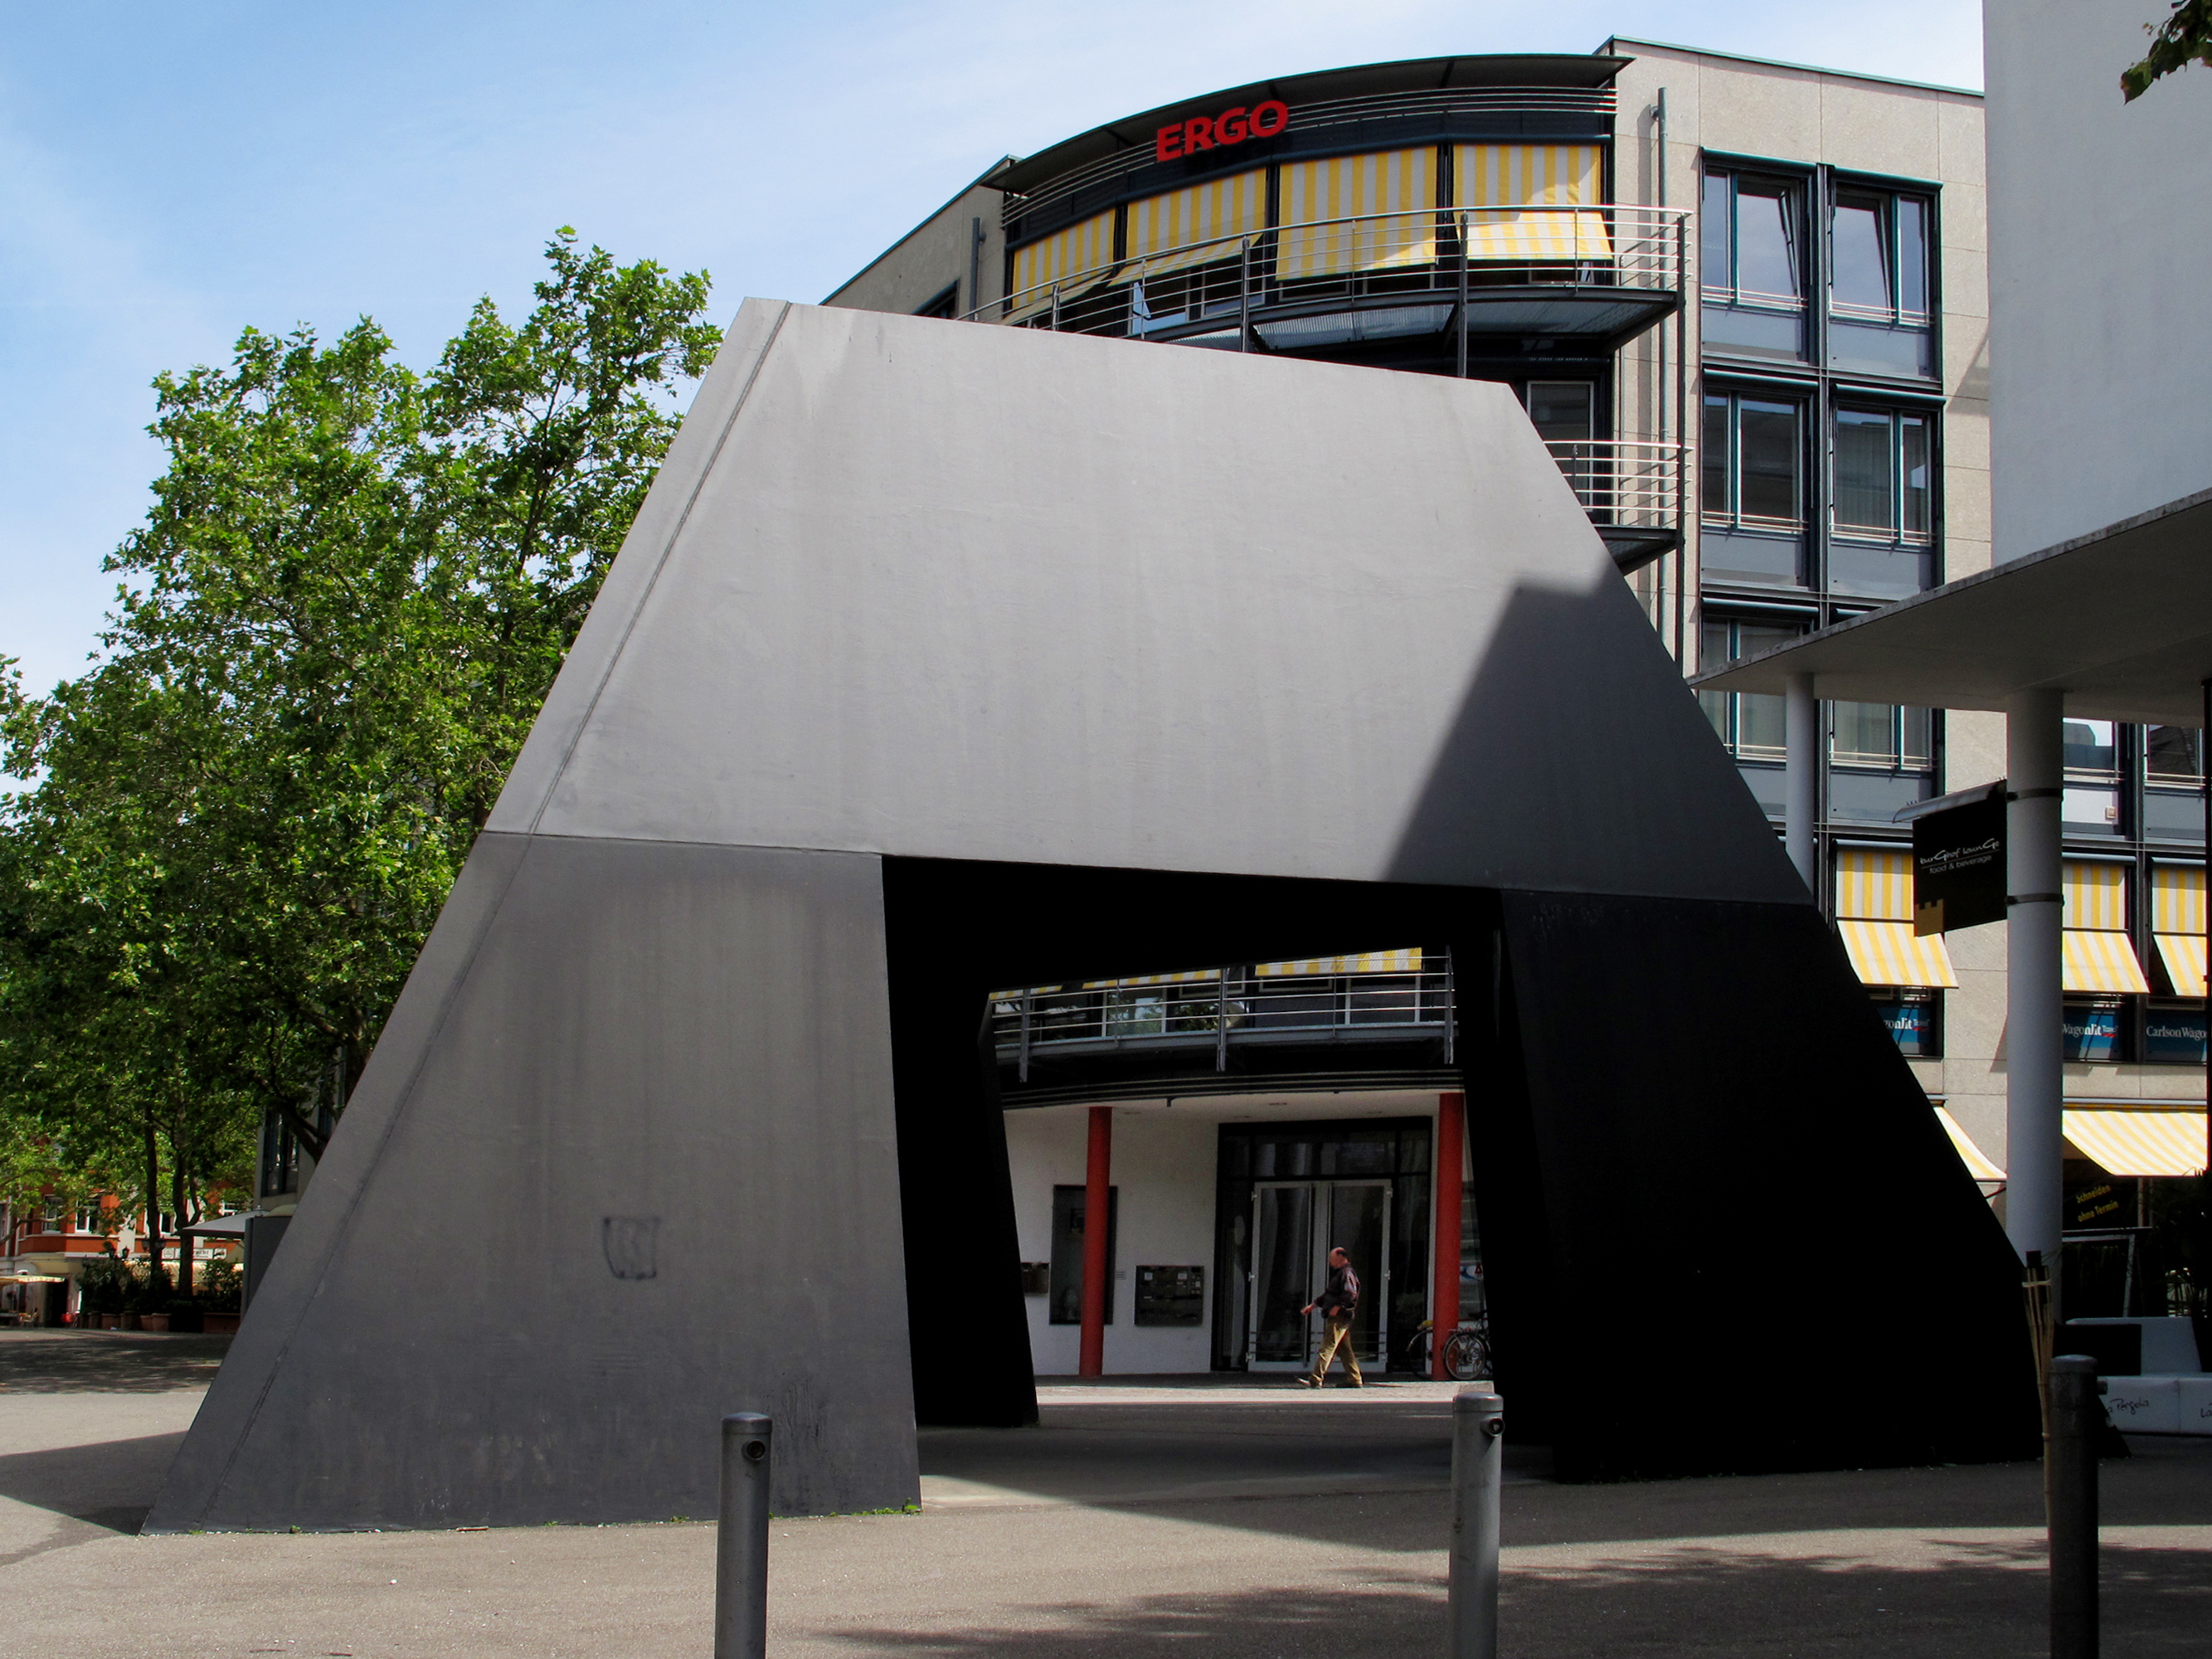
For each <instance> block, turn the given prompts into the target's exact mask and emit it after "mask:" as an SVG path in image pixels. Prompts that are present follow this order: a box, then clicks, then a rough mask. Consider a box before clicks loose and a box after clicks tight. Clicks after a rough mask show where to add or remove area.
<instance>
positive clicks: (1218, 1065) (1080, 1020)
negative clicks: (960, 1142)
mask: <svg viewBox="0 0 2212 1659" xmlns="http://www.w3.org/2000/svg"><path fill="white" fill-rule="evenodd" d="M1377 957H1380V958H1382V959H1383V962H1382V969H1383V970H1378V969H1376V967H1375V966H1374V965H1372V964H1373V963H1374V962H1375V960H1376V959H1375V958H1336V959H1333V960H1332V961H1331V962H1328V963H1267V964H1262V965H1261V966H1259V967H1251V966H1245V967H1237V968H1218V969H1202V970H1200V971H1198V972H1195V973H1188V974H1175V975H1155V976H1152V977H1148V978H1144V979H1135V980H1116V981H1102V982H1097V983H1093V984H1086V985H1081V986H1047V987H1034V988H1030V989H1025V990H1019V991H1007V992H1003V993H1000V994H999V995H998V996H996V997H994V999H993V1000H992V1004H991V1036H992V1042H993V1044H994V1048H995V1049H996V1052H997V1056H998V1061H999V1066H1000V1072H1001V1074H1002V1080H1003V1084H1004V1086H1005V1088H1006V1091H1007V1092H1008V1093H1009V1094H1018V1095H1022V1096H1024V1097H1025V1098H1026V1099H1028V1100H1030V1101H1036V1100H1041V1099H1043V1098H1046V1097H1050V1096H1051V1095H1052V1094H1053V1093H1054V1092H1056V1091H1068V1090H1072V1091H1074V1092H1077V1093H1084V1094H1089V1095H1094V1096H1095V1095H1097V1094H1100V1093H1112V1092H1114V1091H1115V1090H1116V1088H1118V1089H1119V1090H1120V1091H1121V1092H1124V1093H1127V1092H1128V1091H1131V1090H1132V1089H1135V1090H1140V1091H1141V1090H1146V1089H1151V1090H1157V1089H1158V1088H1161V1087H1163V1086H1167V1085H1174V1086H1175V1087H1176V1089H1177V1090H1178V1091H1183V1090H1189V1089H1192V1087H1193V1085H1194V1083H1196V1082H1198V1081H1200V1080H1203V1079H1216V1080H1221V1081H1226V1080H1228V1079H1244V1080H1246V1081H1245V1083H1244V1084H1240V1085H1238V1086H1248V1085H1249V1080H1250V1079H1255V1077H1258V1076H1263V1075H1264V1076H1266V1077H1268V1078H1271V1079H1275V1078H1280V1077H1282V1076H1285V1075H1308V1074H1315V1073H1332V1074H1334V1073H1346V1072H1352V1073H1361V1074H1375V1073H1401V1072H1405V1071H1407V1070H1408V1069H1410V1070H1412V1071H1413V1072H1416V1073H1419V1074H1421V1075H1423V1076H1428V1075H1429V1074H1431V1073H1435V1072H1436V1071H1437V1069H1438V1068H1448V1067H1449V1066H1451V1065H1452V1064H1453V1025H1452V1007H1453V994H1452V975H1451V969H1450V965H1449V960H1448V959H1447V958H1444V957H1439V956H1435V955H1431V956H1429V957H1427V958H1426V959H1425V962H1424V959H1423V956H1422V953H1421V952H1419V951H1388V952H1380V953H1377ZM1434 962H1442V963H1443V966H1442V967H1441V968H1429V967H1428V966H1426V963H1434ZM1412 964H1419V965H1412ZM1409 965H1411V971H1404V972H1393V971H1387V969H1390V968H1394V967H1402V966H1409ZM1329 967H1349V968H1351V969H1353V971H1346V972H1317V971H1298V970H1301V969H1308V970H1310V969H1325V968H1329ZM1217 1086H1218V1084H1217Z"/></svg>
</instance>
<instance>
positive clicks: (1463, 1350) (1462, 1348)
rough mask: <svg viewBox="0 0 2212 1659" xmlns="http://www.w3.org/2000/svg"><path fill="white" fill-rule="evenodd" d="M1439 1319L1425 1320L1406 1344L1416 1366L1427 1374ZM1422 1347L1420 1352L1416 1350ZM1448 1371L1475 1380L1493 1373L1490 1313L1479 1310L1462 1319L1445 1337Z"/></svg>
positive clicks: (1463, 1379) (1460, 1379)
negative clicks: (1491, 1365)
mask: <svg viewBox="0 0 2212 1659" xmlns="http://www.w3.org/2000/svg"><path fill="white" fill-rule="evenodd" d="M1436 1323H1437V1322H1436V1321H1435V1320H1433V1319H1424V1320H1423V1321H1422V1322H1421V1324H1420V1328H1419V1330H1417V1331H1415V1332H1414V1333H1413V1337H1412V1338H1411V1339H1410V1340H1408V1341H1407V1344H1406V1352H1407V1356H1408V1357H1409V1358H1411V1360H1412V1362H1413V1370H1415V1371H1417V1372H1419V1373H1420V1374H1422V1375H1424V1376H1425V1375H1426V1374H1427V1372H1428V1370H1429V1355H1430V1353H1431V1346H1430V1345H1431V1341H1432V1340H1433V1338H1434V1334H1435V1331H1436ZM1417 1346H1418V1347H1419V1350H1420V1352H1419V1353H1415V1352H1414V1349H1415V1348H1416V1347H1417ZM1444 1373H1445V1375H1446V1376H1449V1377H1451V1378H1452V1379H1453V1381H1455V1382H1458V1383H1472V1382H1474V1381H1475V1380H1476V1379H1477V1378H1480V1377H1486V1376H1489V1375H1490V1316H1489V1314H1488V1313H1479V1314H1474V1315H1472V1316H1469V1317H1468V1319H1466V1320H1464V1321H1462V1322H1461V1324H1460V1326H1459V1328H1457V1329H1455V1331H1453V1332H1452V1334H1450V1335H1449V1336H1448V1337H1446V1338H1445V1339H1444Z"/></svg>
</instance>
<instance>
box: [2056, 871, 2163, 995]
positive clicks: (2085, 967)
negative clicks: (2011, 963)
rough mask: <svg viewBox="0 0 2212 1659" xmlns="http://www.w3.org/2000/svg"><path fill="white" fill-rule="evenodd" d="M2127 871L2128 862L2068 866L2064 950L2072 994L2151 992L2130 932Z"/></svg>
mask: <svg viewBox="0 0 2212 1659" xmlns="http://www.w3.org/2000/svg"><path fill="white" fill-rule="evenodd" d="M2128 870H2129V866H2126V865H2124V864H2110V863H2104V862H2100V861H2097V860H2088V859H2069V860H2067V862H2066V874H2065V880H2064V893H2065V902H2066V911H2065V927H2066V933H2065V937H2064V939H2063V943H2062V946H2061V948H2062V951H2063V957H2062V960H2063V963H2064V972H2065V978H2064V984H2065V987H2066V988H2067V989H2068V990H2069V991H2101V992H2106V993H2110V994H2119V995H2125V994H2129V993H2133V994H2136V995H2142V994H2147V993H2148V991H2149V990H2150V981H2148V980H2147V979H2145V978H2144V977H2143V970H2142V963H2140V962H2138V961H2136V947H2135V945H2134V944H2133V943H2132V942H2131V941H2130V939H2129V938H2128V935H2127V932H2126V929H2127V925H2128Z"/></svg>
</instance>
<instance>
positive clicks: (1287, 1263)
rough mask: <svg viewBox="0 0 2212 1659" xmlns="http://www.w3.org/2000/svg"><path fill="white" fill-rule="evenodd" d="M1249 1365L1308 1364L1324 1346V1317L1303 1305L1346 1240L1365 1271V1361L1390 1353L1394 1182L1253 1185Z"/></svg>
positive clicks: (1358, 1347)
mask: <svg viewBox="0 0 2212 1659" xmlns="http://www.w3.org/2000/svg"><path fill="white" fill-rule="evenodd" d="M1251 1237H1252V1241H1253V1250H1252V1276H1251V1285H1250V1309H1251V1311H1250V1316H1249V1325H1248V1329H1249V1333H1250V1334H1249V1340H1248V1344H1247V1346H1246V1350H1245V1355H1244V1364H1245V1366H1246V1368H1247V1369H1248V1370H1258V1371H1285V1370H1306V1369H1308V1368H1310V1366H1311V1365H1312V1364H1313V1362H1314V1357H1315V1355H1316V1353H1317V1352H1319V1351H1320V1350H1319V1343H1320V1340H1321V1331H1322V1316H1321V1315H1320V1314H1318V1313H1312V1314H1308V1313H1304V1312H1302V1311H1301V1310H1303V1309H1304V1307H1305V1306H1306V1304H1308V1303H1310V1302H1311V1301H1312V1300H1313V1298H1314V1297H1316V1295H1318V1294H1319V1293H1320V1291H1321V1289H1322V1285H1325V1284H1326V1283H1327V1282H1328V1253H1329V1251H1330V1250H1331V1249H1334V1248H1335V1247H1337V1246H1338V1245H1342V1246H1343V1247H1344V1249H1345V1253H1346V1255H1349V1256H1350V1257H1351V1258H1352V1263H1353V1270H1354V1271H1355V1272H1358V1270H1359V1269H1358V1264H1359V1263H1362V1262H1368V1263H1371V1264H1373V1265H1372V1266H1371V1267H1369V1268H1368V1270H1367V1272H1366V1273H1363V1274H1362V1276H1361V1280H1360V1288H1361V1295H1360V1297H1359V1308H1358V1312H1356V1313H1355V1314H1354V1315H1353V1316H1352V1352H1354V1353H1356V1354H1358V1356H1359V1358H1360V1362H1361V1363H1362V1364H1380V1363H1381V1362H1382V1361H1383V1358H1384V1356H1386V1355H1387V1354H1388V1353H1389V1327H1390V1316H1389V1307H1390V1264H1389V1257H1388V1255H1386V1254H1385V1252H1384V1249H1383V1242H1384V1241H1385V1240H1386V1239H1388V1238H1389V1237H1390V1183H1389V1182H1387V1181H1262V1182H1257V1183H1256V1184H1255V1186H1254V1187H1253V1189H1252V1233H1251Z"/></svg>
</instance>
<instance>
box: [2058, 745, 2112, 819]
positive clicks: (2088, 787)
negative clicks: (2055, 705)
mask: <svg viewBox="0 0 2212 1659" xmlns="http://www.w3.org/2000/svg"><path fill="white" fill-rule="evenodd" d="M2062 741H2063V744H2064V750H2063V753H2064V758H2065V762H2066V786H2065V788H2064V790H2063V793H2061V795H2060V797H2059V809H2058V816H2059V819H2060V823H2061V827H2062V828H2063V831H2064V833H2065V834H2067V835H2069V836H2117V835H2118V834H2119V833H2120V788H2119V784H2120V759H2119V757H2120V749H2119V742H2120V729H2119V726H2118V725H2117V724H2116V723H2115V722H2113V721H2112V720H2068V721H2067V722H2066V724H2065V727H2064V736H2063V739H2062Z"/></svg>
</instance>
